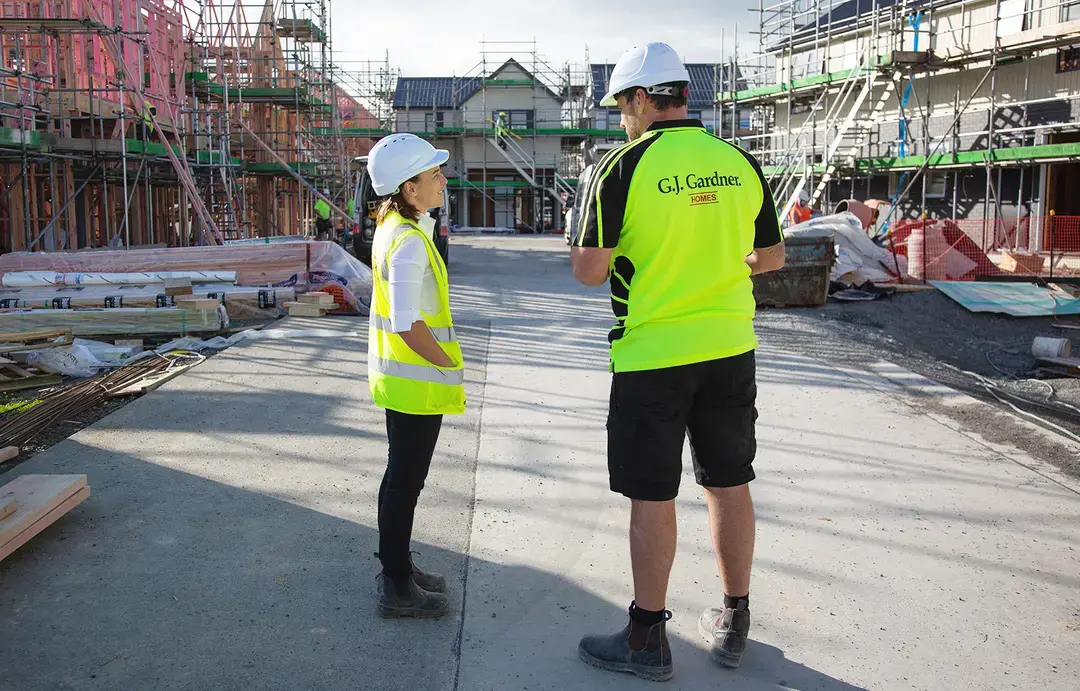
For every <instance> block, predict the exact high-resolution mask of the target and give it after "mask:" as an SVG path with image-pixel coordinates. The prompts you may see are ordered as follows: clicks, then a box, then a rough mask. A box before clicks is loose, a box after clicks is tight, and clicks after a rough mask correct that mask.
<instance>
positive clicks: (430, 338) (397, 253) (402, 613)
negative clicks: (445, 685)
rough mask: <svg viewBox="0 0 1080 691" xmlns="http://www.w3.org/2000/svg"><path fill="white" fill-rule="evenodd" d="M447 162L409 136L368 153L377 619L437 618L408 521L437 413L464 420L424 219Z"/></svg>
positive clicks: (440, 600)
mask: <svg viewBox="0 0 1080 691" xmlns="http://www.w3.org/2000/svg"><path fill="white" fill-rule="evenodd" d="M449 157H450V154H449V153H448V152H447V151H445V150H443V149H438V150H437V149H435V148H433V147H432V146H431V145H430V144H428V143H427V142H426V141H424V140H423V139H420V138H419V137H417V136H416V135H413V134H395V135H391V136H389V137H386V138H384V139H382V140H381V141H380V142H379V143H378V144H376V145H375V147H374V148H373V149H372V150H371V154H370V157H369V159H368V163H367V167H368V174H369V175H370V176H371V183H372V187H373V188H374V191H375V194H377V195H379V196H386V195H389V196H388V198H387V199H386V200H385V201H383V203H382V205H381V206H380V207H379V212H378V216H377V227H376V229H375V239H374V241H373V244H372V253H371V268H372V283H373V286H372V296H371V317H370V319H369V320H368V323H369V327H368V328H369V334H368V381H369V385H370V389H371V395H372V397H373V398H374V400H375V404H376V405H378V406H380V407H382V408H385V409H386V433H387V437H388V440H389V446H390V452H389V461H388V463H387V466H386V472H385V473H384V475H383V479H382V485H381V487H380V488H379V519H378V521H379V553H378V554H379V560H380V561H381V563H382V572H381V573H380V580H381V588H380V592H379V614H380V615H381V616H383V617H426V618H432V617H441V616H442V615H444V614H446V612H447V611H448V610H449V606H450V603H449V600H448V599H447V598H446V596H445V595H443V594H442V593H443V592H444V591H445V588H446V582H445V579H444V578H443V577H442V576H441V575H439V574H431V573H425V572H423V571H421V570H420V569H418V568H417V567H416V565H415V564H414V563H413V561H412V558H411V556H410V552H409V541H410V540H411V537H412V525H413V513H414V511H415V509H416V502H417V499H418V498H419V496H420V491H421V490H422V489H423V487H424V480H425V479H426V478H427V474H428V468H429V467H430V465H431V458H432V455H433V454H434V452H435V445H436V443H437V442H438V440H439V430H440V429H441V426H442V418H443V415H445V414H460V413H463V412H464V411H465V389H464V385H463V382H464V368H463V364H462V356H461V347H460V345H458V342H457V338H456V336H455V335H454V324H453V319H452V317H451V315H450V285H449V282H448V280H447V273H446V265H445V264H444V263H443V260H442V257H441V256H440V255H439V252H438V250H437V249H436V248H435V244H434V242H433V240H432V232H433V230H434V227H435V221H434V219H433V218H432V217H431V216H430V215H429V213H428V212H429V211H430V210H431V209H434V208H437V207H438V206H440V205H441V204H442V197H443V189H444V187H445V186H446V178H445V177H443V175H442V170H441V166H442V165H443V164H444V163H446V161H447V159H448V158H449Z"/></svg>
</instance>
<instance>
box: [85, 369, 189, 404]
mask: <svg viewBox="0 0 1080 691" xmlns="http://www.w3.org/2000/svg"><path fill="white" fill-rule="evenodd" d="M197 364H198V363H197V362H193V363H192V364H190V365H183V366H178V367H175V368H173V369H170V370H167V371H165V372H162V373H161V374H155V375H152V376H149V377H146V378H145V379H140V380H139V381H137V382H135V383H133V384H131V385H130V386H126V387H124V388H123V389H117V390H116V391H110V392H109V393H107V394H105V397H106V398H118V397H120V396H133V395H135V394H140V393H150V392H151V391H153V390H154V389H156V388H158V387H159V386H161V385H162V384H164V383H165V382H167V381H170V380H172V379H175V378H176V377H178V376H180V375H181V374H183V373H184V372H187V371H188V370H189V369H191V368H192V367H194V366H195V365H197Z"/></svg>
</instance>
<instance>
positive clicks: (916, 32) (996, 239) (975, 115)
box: [717, 0, 1080, 265]
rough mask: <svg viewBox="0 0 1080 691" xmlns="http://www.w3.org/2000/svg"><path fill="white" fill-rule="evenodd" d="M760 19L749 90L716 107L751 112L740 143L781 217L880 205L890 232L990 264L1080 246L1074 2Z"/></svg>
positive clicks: (800, 2) (781, 7) (817, 5)
mask: <svg viewBox="0 0 1080 691" xmlns="http://www.w3.org/2000/svg"><path fill="white" fill-rule="evenodd" d="M757 14H758V20H759V21H758V28H757V31H756V38H757V45H756V46H755V47H754V48H753V49H752V50H750V51H746V52H745V53H739V54H738V55H737V62H738V68H739V71H740V73H741V75H742V77H743V78H744V79H745V81H746V83H745V85H744V86H741V87H740V88H738V89H729V90H724V91H722V92H721V93H718V95H717V99H718V103H719V104H720V105H721V106H722V107H725V108H732V109H735V108H741V109H749V110H750V111H751V112H752V117H751V128H750V129H751V132H750V133H748V134H743V135H741V136H737V137H735V140H736V142H737V143H739V144H740V145H742V146H743V147H745V148H747V149H749V150H752V151H753V152H754V153H755V155H756V156H757V157H758V159H759V160H760V162H761V163H762V167H763V170H764V172H765V173H766V175H767V176H768V177H769V178H770V182H771V184H772V187H773V191H774V196H775V197H776V200H777V207H778V209H777V210H778V212H779V213H780V215H781V218H782V220H783V221H784V222H786V223H787V222H793V221H795V220H798V217H797V214H796V207H801V208H802V209H804V210H805V209H817V210H821V211H823V212H824V213H830V212H831V211H832V210H833V208H834V207H835V206H836V205H837V204H838V203H840V202H843V201H844V200H846V199H849V198H851V199H857V200H858V199H880V200H883V201H885V202H886V203H887V204H888V209H889V211H888V214H887V218H885V219H883V220H884V222H883V223H882V224H881V225H880V227H879V228H878V229H877V230H878V232H880V233H882V234H886V233H888V231H889V228H890V226H895V225H896V224H898V223H906V224H908V225H909V226H910V224H911V223H913V222H916V221H927V222H932V221H934V220H935V219H937V220H941V221H945V220H947V221H948V222H950V223H952V224H953V225H955V226H957V227H964V228H965V233H966V234H967V235H969V236H970V237H971V239H972V240H973V241H974V242H975V243H976V244H978V245H979V249H980V251H982V252H986V253H988V254H991V255H994V253H1001V252H1005V253H1008V252H1029V253H1034V254H1038V253H1040V252H1049V253H1051V254H1053V253H1055V252H1056V253H1057V255H1058V256H1059V257H1061V256H1064V255H1065V254H1075V253H1076V252H1078V251H1080V234H1078V233H1077V232H1075V231H1074V229H1073V226H1074V225H1077V224H1075V223H1073V221H1072V220H1070V219H1075V216H1077V215H1080V206H1074V205H1073V204H1072V202H1071V199H1068V198H1067V197H1071V196H1073V195H1072V194H1071V193H1070V194H1065V193H1063V192H1062V191H1061V190H1059V189H1058V188H1060V187H1062V185H1063V184H1065V181H1066V180H1068V181H1069V182H1068V183H1067V185H1068V186H1072V187H1075V183H1076V182H1080V178H1078V177H1076V175H1077V171H1078V169H1077V168H1074V167H1072V166H1073V164H1074V163H1076V162H1078V161H1080V78H1074V76H1072V75H1069V72H1071V71H1074V70H1077V69H1078V68H1080V54H1078V51H1080V49H1078V48H1077V47H1075V46H1077V45H1080V6H1078V5H1077V3H1076V2H1075V0H785V1H784V2H780V3H776V4H770V5H766V4H765V3H764V2H763V0H761V1H760V4H759V7H758V9H757ZM1055 179H1056V181H1057V185H1058V187H1054V186H1053V184H1052V182H1053V181H1054V180H1055ZM1055 190H1057V191H1055ZM1063 211H1065V213H1064V214H1063V213H1062V212H1063ZM1055 212H1056V213H1055ZM1055 215H1056V216H1057V218H1056V219H1055ZM1066 228H1067V230H1066ZM1078 228H1080V226H1078ZM1055 261H1056V259H1055V258H1053V257H1052V258H1051V261H1050V263H1051V265H1053V264H1054V263H1055Z"/></svg>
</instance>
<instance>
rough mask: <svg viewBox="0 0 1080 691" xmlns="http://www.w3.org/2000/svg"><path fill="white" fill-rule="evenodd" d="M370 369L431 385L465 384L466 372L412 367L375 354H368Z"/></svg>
mask: <svg viewBox="0 0 1080 691" xmlns="http://www.w3.org/2000/svg"><path fill="white" fill-rule="evenodd" d="M368 367H370V368H371V369H372V371H375V372H379V373H381V374H389V375H390V376H392V377H401V378H402V379H413V380H415V381H423V382H428V383H431V384H450V385H452V386H457V385H459V384H464V383H465V371H464V370H460V369H451V370H445V369H439V368H438V367H429V366H427V365H410V364H408V363H405V362H397V361H396V360H386V359H384V358H380V357H378V356H376V355H375V354H374V353H368Z"/></svg>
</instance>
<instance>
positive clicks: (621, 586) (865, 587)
mask: <svg viewBox="0 0 1080 691" xmlns="http://www.w3.org/2000/svg"><path fill="white" fill-rule="evenodd" d="M451 255H452V256H451V261H452V266H451V278H452V280H453V281H454V285H455V287H454V294H453V301H454V305H455V315H456V317H457V319H458V322H459V327H460V331H461V333H462V336H463V344H464V346H465V350H466V354H467V359H468V362H469V363H470V367H471V369H470V371H469V373H468V378H469V390H468V395H469V398H470V408H469V412H468V413H467V414H466V415H465V416H462V417H459V418H449V419H448V420H447V427H446V428H445V431H444V434H443V437H442V440H441V443H440V446H439V452H438V455H437V457H436V463H435V466H434V467H433V471H432V475H431V477H430V480H429V482H428V485H427V489H426V490H425V493H424V495H423V496H422V498H421V502H420V507H419V514H418V522H417V529H416V542H417V548H418V549H420V550H421V551H422V555H423V558H424V560H423V563H424V564H425V565H431V566H432V567H434V568H437V569H439V570H441V571H442V572H443V573H445V574H447V576H448V577H449V578H450V581H451V594H452V597H453V599H454V601H455V609H454V616H452V617H449V618H447V619H445V620H443V621H439V622H383V621H381V620H378V619H376V618H374V617H373V616H372V612H373V607H374V580H373V579H374V575H375V573H376V571H377V565H376V560H375V559H374V558H373V557H372V553H373V552H374V551H375V549H376V543H377V541H376V534H375V505H374V501H375V494H376V493H377V488H378V482H379V479H380V477H381V473H382V470H383V467H384V464H385V453H386V450H385V433H384V427H383V419H382V416H381V414H380V412H379V411H378V410H377V409H375V408H374V407H373V406H371V404H370V403H369V402H368V401H367V393H366V387H367V383H366V380H365V347H366V343H365V341H366V329H365V324H364V322H363V321H362V320H347V319H341V320H339V319H311V320H295V319H294V320H290V321H289V322H287V323H285V324H283V326H300V327H303V326H313V327H317V328H336V329H339V330H340V331H341V337H340V338H305V339H299V340H297V341H295V342H283V341H264V342H259V343H250V344H246V345H242V346H239V347H237V348H235V349H232V350H229V351H226V352H225V353H222V354H221V355H218V356H216V357H214V358H212V359H211V360H209V361H208V362H206V363H204V364H203V365H201V366H199V367H198V368H196V369H195V370H193V371H192V372H190V373H189V374H186V375H184V376H183V377H180V378H178V379H176V380H173V381H172V382H170V383H168V384H166V385H165V386H163V387H162V388H161V389H159V390H158V391H156V392H154V393H151V394H149V395H148V396H146V397H144V398H142V399H140V400H138V401H136V402H134V403H133V404H131V405H129V406H127V407H126V408H124V409H122V410H121V411H120V412H118V413H116V414H114V415H112V416H110V417H108V418H106V419H104V420H102V421H101V422H99V423H98V424H97V425H94V426H93V427H91V428H89V429H87V430H84V431H83V432H80V433H79V434H77V435H75V436H74V437H72V438H71V439H70V440H68V441H66V442H64V443H62V444H59V445H57V446H56V447H54V448H53V449H50V450H49V451H48V452H45V453H42V454H40V455H39V456H37V457H35V458H34V459H32V460H31V461H29V462H28V463H25V464H23V465H21V466H19V467H18V468H17V469H16V470H15V471H13V472H12V473H8V474H7V475H5V476H3V477H0V481H6V480H8V479H11V478H12V477H14V476H15V475H18V474H24V473H32V472H86V473H87V475H88V477H89V481H90V485H91V486H92V487H93V495H92V496H91V498H90V500H89V501H87V502H85V503H84V504H83V505H81V506H79V507H78V508H77V509H75V511H73V512H72V513H71V514H70V515H68V516H67V517H65V518H63V519H61V521H59V522H58V523H57V524H55V525H54V526H52V527H50V528H49V529H48V530H47V531H45V532H43V533H42V534H41V535H39V536H38V537H37V538H35V541H34V542H33V543H31V544H29V545H27V546H26V547H24V548H23V549H21V550H20V551H19V552H18V553H16V554H15V555H13V556H12V557H9V558H8V559H6V560H4V561H3V562H2V563H0V630H3V632H4V645H3V646H0V669H3V670H4V671H5V674H3V675H0V689H18V691H24V690H36V689H58V688H60V689H117V688H125V689H126V688H139V689H142V688H148V689H149V688H154V689H159V688H160V689H207V688H229V689H231V688H242V687H251V688H259V689H283V690H284V689H338V688H341V689H345V688H349V689H380V690H381V689H421V690H424V691H426V690H429V689H430V690H440V691H441V690H443V689H461V690H462V691H478V690H481V689H483V690H491V691H495V690H499V691H504V690H508V689H559V690H560V691H561V690H563V689H596V690H600V689H608V688H611V689H614V688H626V687H643V686H644V685H645V683H644V682H641V683H638V682H636V680H634V679H632V678H629V677H625V676H622V675H610V674H605V673H602V672H599V671H597V670H594V669H592V668H590V667H587V666H585V665H584V664H583V663H581V662H579V661H578V660H577V657H576V645H577V641H578V640H579V638H580V637H581V635H583V634H584V633H588V632H598V631H610V630H615V629H616V628H617V627H621V626H622V624H623V623H624V617H625V610H626V607H627V606H628V604H629V601H630V597H631V577H630V572H629V555H628V548H627V543H626V526H627V521H628V513H629V512H628V502H626V501H625V500H624V499H622V498H621V497H619V496H617V495H613V494H612V493H611V492H610V491H609V490H608V489H607V476H606V462H605V447H604V418H605V415H606V400H607V391H608V375H607V374H606V363H607V353H606V338H605V335H606V330H607V328H608V326H609V325H610V322H611V317H610V308H609V306H608V299H607V295H606V291H605V289H602V288H599V289H587V288H582V287H580V286H578V285H576V284H575V283H574V282H573V281H572V279H571V278H570V275H569V266H568V262H567V259H566V248H565V246H563V245H562V244H561V240H560V239H558V238H554V239H552V238H519V237H499V238H485V237H477V238H470V239H462V238H455V239H454V248H453V250H452V252H451ZM787 345H790V344H787ZM760 362H761V365H760V389H761V404H760V408H761V420H760V427H759V430H760V447H761V454H760V460H759V462H758V472H759V480H758V481H756V482H755V483H754V493H755V498H756V502H757V507H758V516H759V523H758V546H757V560H756V567H755V574H754V581H753V591H752V592H753V594H752V608H753V616H754V620H755V623H754V629H753V637H754V642H753V643H752V648H751V650H750V651H749V653H748V655H747V658H746V660H745V662H744V666H743V668H741V669H740V670H738V671H736V672H731V671H725V670H720V669H718V668H716V667H714V666H713V664H712V663H711V661H710V660H709V659H708V656H707V654H706V652H705V646H704V643H703V642H702V641H701V640H699V638H698V635H697V632H696V619H697V616H698V613H699V612H700V611H701V609H702V608H704V607H706V606H712V605H715V604H716V603H717V602H718V601H719V598H720V591H719V583H718V578H717V576H716V570H715V566H714V564H713V557H712V554H711V550H710V548H709V544H708V542H709V541H708V538H707V533H706V525H705V508H704V504H703V501H702V500H701V498H700V494H699V492H698V490H697V489H696V488H695V486H694V485H693V480H692V477H691V476H690V475H689V473H687V475H686V476H685V477H684V484H683V487H684V491H683V493H682V496H681V497H680V500H679V529H680V536H679V550H678V556H677V559H676V565H675V572H674V573H673V577H672V591H671V599H670V602H669V607H670V608H671V609H672V610H673V612H674V614H675V618H674V619H673V620H672V623H671V629H670V630H671V633H672V637H673V648H674V655H675V663H676V677H675V680H674V681H673V682H672V683H671V684H669V685H668V686H667V687H666V688H674V689H703V688H713V687H716V686H720V685H723V686H724V687H725V688H734V689H754V690H757V689H778V688H787V689H801V690H808V689H830V690H834V691H846V690H849V689H890V690H891V689H908V688H918V689H947V690H949V691H953V690H955V689H968V688H978V689H983V688H986V689H1001V688H1006V689H1007V688H1020V689H1039V690H1040V691H1042V690H1044V689H1063V690H1065V689H1068V690H1072V689H1075V688H1078V687H1080V655H1077V652H1078V651H1080V599H1078V596H1077V592H1080V577H1078V576H1077V574H1078V573H1080V556H1078V555H1077V549H1080V547H1078V545H1080V539H1078V538H1080V488H1078V487H1077V486H1076V483H1075V482H1072V481H1069V480H1068V479H1067V478H1064V477H1062V476H1060V475H1059V474H1057V473H1055V471H1053V469H1052V468H1048V467H1046V466H1045V465H1042V464H1040V463H1039V461H1038V459H1035V458H1031V457H1029V456H1027V455H1025V454H1024V453H1023V452H1020V451H1018V450H1017V449H1015V448H1013V447H1011V446H1010V445H1008V444H1007V443H1003V442H1002V441H1001V440H993V441H990V440H986V439H983V438H981V437H979V436H978V435H977V434H975V433H973V432H972V431H971V430H970V429H967V428H964V427H962V426H960V425H959V423H957V422H956V420H955V419H954V418H952V417H950V415H949V414H948V411H950V410H956V409H963V410H964V411H965V414H966V415H971V414H976V413H977V410H976V409H975V408H973V407H972V405H971V404H969V403H968V402H967V401H966V400H964V399H962V398H959V397H956V396H955V394H952V393H951V392H949V391H944V392H943V391H940V390H937V389H935V388H934V387H933V386H932V385H927V384H926V382H925V381H922V382H920V381H916V379H917V378H912V377H910V376H908V375H907V373H905V372H902V371H896V369H895V368H892V367H890V366H889V365H888V364H886V363H882V364H881V365H880V367H877V368H876V369H875V370H874V371H846V370H842V369H839V368H837V367H834V366H832V365H831V364H829V363H827V362H822V361H819V360H815V359H812V358H808V357H806V356H805V355H801V354H799V353H798V352H794V351H793V350H792V349H791V348H790V347H784V348H780V347H778V346H777V344H775V343H770V341H769V337H768V335H767V334H766V338H765V342H764V346H763V348H762V353H761V359H760ZM975 405H982V404H975ZM687 468H689V463H687ZM474 503H475V505H474Z"/></svg>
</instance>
